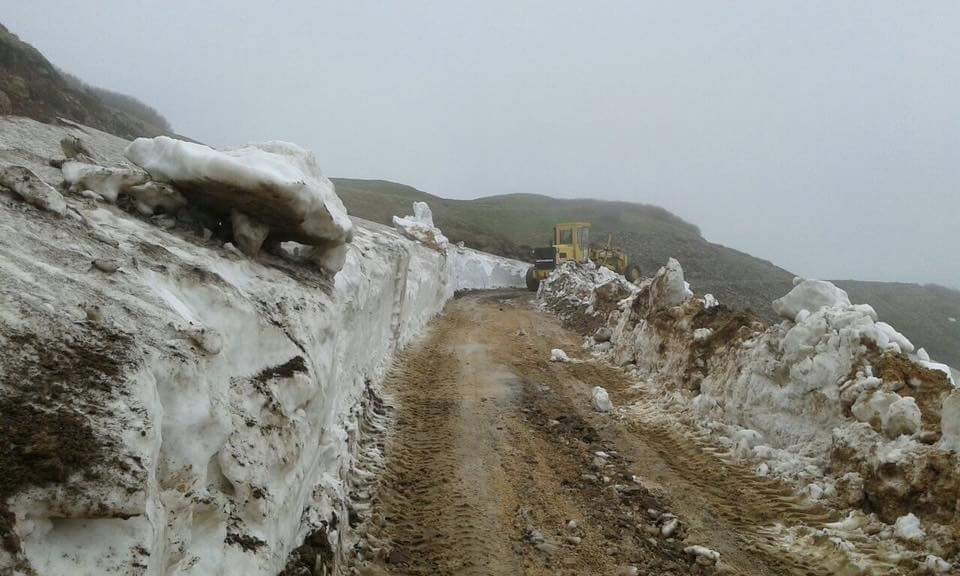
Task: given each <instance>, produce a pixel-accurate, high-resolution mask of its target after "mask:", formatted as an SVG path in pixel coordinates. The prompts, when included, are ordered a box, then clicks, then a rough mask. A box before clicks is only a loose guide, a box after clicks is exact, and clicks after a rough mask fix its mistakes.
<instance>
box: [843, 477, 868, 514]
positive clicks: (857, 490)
mask: <svg viewBox="0 0 960 576" xmlns="http://www.w3.org/2000/svg"><path fill="white" fill-rule="evenodd" d="M837 492H838V493H839V494H840V497H841V498H842V499H843V501H844V503H846V504H847V505H848V506H850V507H856V506H859V505H860V504H861V503H862V502H863V498H864V493H863V477H861V476H860V474H857V473H856V472H847V473H846V474H844V475H843V476H841V477H840V479H839V480H837Z"/></svg>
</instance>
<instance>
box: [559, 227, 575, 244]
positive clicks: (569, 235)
mask: <svg viewBox="0 0 960 576" xmlns="http://www.w3.org/2000/svg"><path fill="white" fill-rule="evenodd" d="M558 243H559V244H573V230H569V229H568V230H561V231H560V242H558Z"/></svg>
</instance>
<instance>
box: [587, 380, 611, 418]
mask: <svg viewBox="0 0 960 576" xmlns="http://www.w3.org/2000/svg"><path fill="white" fill-rule="evenodd" d="M590 403H591V405H592V406H593V409H594V410H596V411H597V412H610V411H611V410H613V403H612V402H611V401H610V396H609V395H608V394H607V391H606V390H605V389H604V388H603V387H601V386H594V387H593V391H592V392H591V394H590Z"/></svg>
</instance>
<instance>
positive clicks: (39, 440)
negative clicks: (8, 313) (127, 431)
mask: <svg viewBox="0 0 960 576" xmlns="http://www.w3.org/2000/svg"><path fill="white" fill-rule="evenodd" d="M0 349H3V350H4V358H3V360H2V364H0V389H3V391H4V393H3V394H2V395H0V438H4V442H3V443H2V444H0V471H2V473H0V540H2V544H3V546H4V547H5V548H6V549H7V550H8V551H10V552H12V553H16V552H17V551H19V547H20V546H19V540H18V539H17V537H16V535H15V534H13V532H12V531H11V528H12V517H11V514H10V513H9V512H8V511H7V509H6V500H7V498H9V497H10V496H12V495H14V494H16V493H18V492H20V491H22V490H24V489H26V488H28V487H31V486H45V485H48V484H52V483H65V482H66V481H67V479H68V478H69V477H70V476H71V475H72V474H74V473H76V472H80V471H84V470H86V471H88V474H93V472H92V471H91V469H92V468H93V467H94V466H95V465H97V464H98V463H99V462H100V461H101V460H102V458H101V454H102V450H103V448H104V447H103V446H101V445H100V444H99V443H98V441H97V440H96V438H95V436H94V433H93V431H92V430H91V429H90V426H89V423H88V418H89V416H88V414H91V413H97V411H102V410H103V409H104V408H103V403H101V402H99V401H98V400H97V396H98V395H101V396H100V397H101V399H102V394H104V393H110V392H111V389H112V387H113V385H114V384H115V382H116V381H117V379H118V378H119V377H120V376H121V373H122V366H123V365H124V363H125V362H126V361H127V354H128V353H129V351H130V342H129V338H128V337H127V336H126V335H124V334H120V333H117V332H115V331H112V330H109V329H106V328H103V327H99V326H93V325H91V326H90V327H89V328H87V330H85V331H83V332H82V333H81V334H79V335H73V336H68V335H66V334H59V333H55V332H54V333H45V334H43V335H41V334H39V333H35V332H29V333H14V334H6V335H3V334H0Z"/></svg>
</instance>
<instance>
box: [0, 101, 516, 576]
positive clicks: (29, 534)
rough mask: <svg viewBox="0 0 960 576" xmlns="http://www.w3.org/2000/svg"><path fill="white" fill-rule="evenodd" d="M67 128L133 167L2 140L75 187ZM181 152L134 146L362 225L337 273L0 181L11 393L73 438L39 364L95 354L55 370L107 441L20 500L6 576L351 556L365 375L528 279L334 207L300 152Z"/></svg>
mask: <svg viewBox="0 0 960 576" xmlns="http://www.w3.org/2000/svg"><path fill="white" fill-rule="evenodd" d="M11 134H12V136H11ZM66 136H76V137H78V138H81V139H82V140H83V142H84V144H85V146H86V147H87V148H88V149H90V151H91V153H92V156H93V157H94V158H96V159H98V161H101V160H102V161H104V162H105V164H106V165H110V166H127V164H125V160H124V159H123V157H122V156H120V151H121V150H123V148H124V146H125V145H126V143H125V142H124V141H122V140H121V139H119V138H115V137H113V136H109V135H107V134H104V133H101V132H98V131H95V130H92V129H82V128H77V127H54V126H49V125H43V124H40V123H36V122H32V121H27V120H24V119H11V118H3V119H0V146H9V145H10V144H9V143H10V142H15V144H16V147H17V148H16V149H15V150H14V149H3V150H0V167H3V166H8V165H10V164H11V163H20V164H22V165H25V166H28V167H29V168H30V169H32V170H34V171H35V172H36V173H37V174H38V175H40V176H41V177H42V178H44V179H45V180H47V181H48V182H49V183H51V184H56V185H59V183H60V181H59V180H58V179H59V178H62V177H63V176H62V173H61V172H60V170H56V169H49V166H48V165H47V162H48V160H49V159H50V158H54V157H56V155H58V154H59V153H60V152H59V150H60V146H59V141H60V139H62V138H64V137H66ZM182 144H183V143H181V144H178V143H174V142H172V141H171V142H166V143H164V142H163V141H160V142H153V143H150V142H142V141H141V143H140V144H138V145H137V146H134V147H133V149H132V154H131V155H132V156H133V157H135V158H136V159H138V160H139V161H142V162H144V163H145V164H147V166H146V167H147V168H148V169H149V170H151V175H152V176H153V177H155V178H156V177H158V176H160V175H163V176H164V177H166V178H168V179H170V180H175V181H181V180H180V179H181V178H186V179H187V180H189V179H191V178H199V177H202V175H214V176H217V177H221V178H222V179H223V180H224V181H229V182H234V183H238V184H244V183H251V182H253V181H254V180H255V179H257V178H264V179H265V180H266V181H268V182H270V183H271V185H272V186H273V187H274V189H275V190H277V191H279V192H282V193H284V194H287V196H286V198H287V200H290V202H291V204H293V205H296V206H297V207H298V209H302V210H303V214H304V216H305V228H306V229H307V231H309V232H311V233H314V232H317V231H318V230H319V231H320V232H322V233H323V234H328V233H329V234H333V235H334V236H337V237H339V238H341V239H342V238H343V237H344V236H345V235H346V234H349V231H350V230H351V229H354V234H355V238H354V241H353V243H352V244H351V245H349V247H347V248H346V249H345V250H344V255H343V259H344V263H343V269H342V270H341V272H340V273H339V274H337V275H336V276H335V277H331V275H329V274H326V273H323V272H320V271H318V270H316V269H315V268H314V267H312V266H303V265H301V264H300V263H299V262H298V261H297V260H296V258H295V256H296V255H295V254H293V253H292V252H289V251H286V250H281V251H280V252H279V255H277V256H275V255H268V256H267V257H265V258H264V259H263V260H262V261H260V260H258V261H253V260H249V259H245V258H241V257H237V256H236V255H235V254H234V253H233V252H231V251H230V250H228V249H227V248H226V246H225V245H223V244H222V241H219V242H218V241H216V240H215V239H210V238H209V237H204V236H202V235H199V234H198V233H195V232H192V231H189V230H182V229H179V228H171V229H169V230H167V229H163V228H160V227H158V226H155V225H153V224H152V223H151V222H149V221H145V220H143V219H141V218H138V217H132V216H131V215H129V214H127V213H125V212H123V211H122V210H121V209H120V208H118V207H117V206H114V205H111V204H100V205H97V206H91V204H90V202H89V200H87V199H86V198H85V197H82V196H81V195H80V194H79V193H77V194H76V195H73V194H72V193H71V194H68V195H67V197H66V198H65V202H66V203H67V204H69V206H70V210H71V211H74V212H75V213H76V214H78V215H80V219H76V220H75V219H60V218H51V217H49V215H47V214H45V213H44V212H41V211H39V210H37V209H35V208H33V207H31V206H28V205H26V204H25V203H24V202H22V201H21V200H19V199H15V198H14V197H12V196H10V195H7V194H0V216H2V217H0V253H2V254H3V257H2V258H0V302H2V306H0V345H2V346H3V349H4V350H5V354H4V356H3V357H2V358H0V398H2V399H4V400H6V401H7V403H8V404H9V402H10V401H11V400H15V403H14V404H9V405H13V406H19V407H23V408H24V409H32V408H31V407H36V409H37V410H40V412H39V414H41V416H39V417H37V418H35V422H34V423H33V425H34V426H36V427H37V430H38V431H40V432H43V431H47V430H52V431H53V432H51V433H54V434H56V430H58V428H57V427H56V426H54V424H55V422H53V424H51V421H48V419H47V418H48V417H47V416H43V415H44V414H49V413H50V410H59V408H57V407H56V405H54V404H50V403H49V401H48V399H46V398H45V397H44V396H42V395H37V391H36V390H33V389H23V388H22V383H23V382H28V381H29V379H28V378H27V373H26V372H23V370H28V371H29V370H37V369H45V368H44V366H47V367H49V366H51V365H48V364H44V365H38V364H37V363H36V360H35V358H36V356H35V355H36V354H40V353H44V354H48V353H54V352H56V353H57V354H61V358H68V359H72V360H70V361H71V362H84V361H87V360H89V361H91V362H95V364H93V368H92V369H87V368H83V366H86V365H85V364H81V368H82V369H78V370H74V371H73V372H71V373H63V374H57V375H50V378H51V381H53V380H52V378H54V377H56V378H57V379H58V381H59V382H60V383H59V384H58V386H59V388H58V394H60V395H61V397H62V398H64V400H65V401H68V402H67V404H66V406H67V410H68V414H69V417H70V418H71V419H72V420H71V421H76V423H77V424H76V425H77V426H78V427H79V428H78V429H79V430H81V431H83V433H84V434H88V435H89V436H90V438H91V439H92V440H93V442H92V444H87V446H89V447H90V449H91V450H94V449H95V454H94V455H93V456H92V457H91V458H89V459H88V460H87V461H84V462H80V463H77V464H76V466H78V467H79V468H77V469H76V470H75V471H74V472H73V473H72V474H70V475H69V476H68V477H65V478H62V479H59V480H56V481H48V480H45V481H37V482H34V483H33V484H30V485H26V486H24V487H23V488H22V489H19V490H18V491H17V492H16V493H14V494H11V495H10V497H9V498H7V500H6V506H7V508H8V509H9V510H10V512H11V513H12V514H13V516H11V518H12V520H13V525H12V530H13V531H14V532H15V534H16V535H17V536H18V538H19V546H18V548H19V550H18V551H13V552H11V551H10V550H7V549H0V572H2V573H7V571H10V570H11V569H12V566H13V564H15V563H19V564H21V565H22V566H26V567H27V568H24V570H25V571H26V572H31V571H32V572H31V573H36V574H38V575H54V574H57V575H59V574H106V573H118V574H132V573H142V574H161V573H164V574H166V573H181V574H186V573H192V574H209V575H224V576H226V575H231V574H250V575H271V576H272V575H274V574H277V573H278V572H279V571H280V570H281V569H282V568H283V565H284V562H285V561H286V558H287V556H288V554H289V552H290V551H291V550H292V549H293V548H294V547H296V546H297V545H299V543H301V542H302V541H303V539H304V538H305V537H306V536H307V535H308V534H311V533H314V532H317V531H318V530H322V529H329V530H328V531H327V533H326V538H327V541H328V542H329V544H330V545H331V549H332V550H333V551H334V553H335V554H337V555H339V554H341V553H342V551H343V550H344V549H345V548H346V547H349V546H351V545H352V540H351V534H350V528H349V523H348V522H346V518H347V517H348V512H347V509H346V505H347V491H348V490H349V485H350V482H351V478H352V475H353V474H354V472H353V470H354V462H355V459H356V454H355V450H356V448H357V446H358V439H359V435H360V434H361V431H360V429H359V427H358V421H359V419H360V418H361V416H362V414H363V413H364V411H365V410H367V408H366V407H365V403H364V401H363V398H365V390H366V388H367V387H368V386H369V385H370V384H371V383H375V382H377V381H378V380H379V379H380V378H381V377H382V376H383V374H384V371H385V368H386V366H387V365H388V362H389V360H390V358H391V356H392V354H393V353H394V352H395V351H396V350H397V349H398V348H400V347H402V346H404V345H405V344H407V343H408V342H410V340H411V339H412V338H414V337H415V336H416V335H417V334H418V333H419V332H420V331H421V330H422V329H423V327H424V326H425V324H426V323H427V322H428V320H429V319H430V318H431V317H432V316H433V315H434V314H436V313H437V312H439V311H440V309H441V308H442V307H443V305H444V303H445V302H446V301H447V300H448V299H449V298H451V297H452V296H453V294H454V293H455V292H456V291H457V290H460V289H470V288H493V287H505V286H516V287H521V286H523V285H524V273H525V272H526V268H527V267H528V265H527V264H525V263H522V262H516V261H512V260H508V259H504V258H499V257H495V256H491V255H489V254H484V253H481V252H477V251H474V250H469V249H466V248H458V249H456V250H450V251H449V252H448V253H447V254H446V255H443V254H440V253H438V252H436V251H434V250H430V249H427V248H425V247H423V246H422V245H420V244H419V243H416V242H411V241H410V240H408V239H406V238H404V237H401V236H400V235H399V234H397V233H396V232H395V231H394V230H393V229H391V228H389V227H386V226H381V225H377V224H373V223H369V222H365V221H360V220H358V221H356V224H354V223H352V222H350V221H349V220H344V218H346V216H345V214H339V215H337V214H330V213H328V214H326V215H321V214H318V212H322V211H323V210H325V208H323V206H336V205H338V203H339V201H336V202H334V201H333V197H331V196H329V195H328V194H327V192H329V193H331V194H332V192H333V191H332V188H329V189H327V188H325V187H324V186H323V185H322V183H323V181H322V180H320V179H319V178H317V174H318V173H315V172H313V171H312V169H310V167H309V162H307V160H306V158H304V157H303V156H302V155H300V154H299V152H296V151H295V150H293V149H292V148H290V147H289V146H288V145H282V146H279V145H272V146H268V147H267V148H269V150H272V151H268V150H263V149H259V148H247V149H243V151H240V152H233V153H229V152H228V153H218V152H214V151H211V150H209V149H206V150H204V149H203V148H196V145H189V146H186V145H183V146H182ZM153 152H157V153H158V154H156V155H154V154H153ZM248 160H249V161H250V164H247V163H246V162H247V161H248ZM295 168H296V169H295ZM301 168H302V169H303V170H300V169H301ZM301 176H305V177H306V184H304V185H300V186H298V185H297V184H296V183H295V182H294V180H295V179H296V178H298V177H301ZM194 193H196V191H194ZM318 203H319V204H318ZM334 212H336V210H334ZM284 246H285V245H284ZM94 260H104V261H112V262H116V263H117V268H116V270H115V271H114V272H113V273H104V272H102V271H101V269H100V267H95V266H92V265H91V262H92V261H94ZM13 340H16V341H17V342H19V344H18V345H16V346H14V345H12V341H13ZM65 342H69V347H68V348H66V349H65V351H57V350H59V348H57V347H58V346H59V347H62V346H63V345H64V343H65ZM54 365H55V364H54ZM105 370H110V371H111V372H110V373H109V376H108V377H105V376H104V371H105ZM30 374H34V372H30ZM44 377H46V376H44ZM51 426H53V427H52V428H51ZM25 433H33V432H30V431H25ZM5 449H10V448H9V446H8V447H6V448H5ZM43 449H44V450H46V449H47V448H43ZM60 457H64V455H62V454H61V455H60ZM65 461H66V460H65ZM5 472H6V471H5ZM334 515H336V517H337V518H338V519H340V522H339V523H338V525H337V528H330V527H331V526H333V525H334V524H333V523H332V520H333V518H334Z"/></svg>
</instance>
